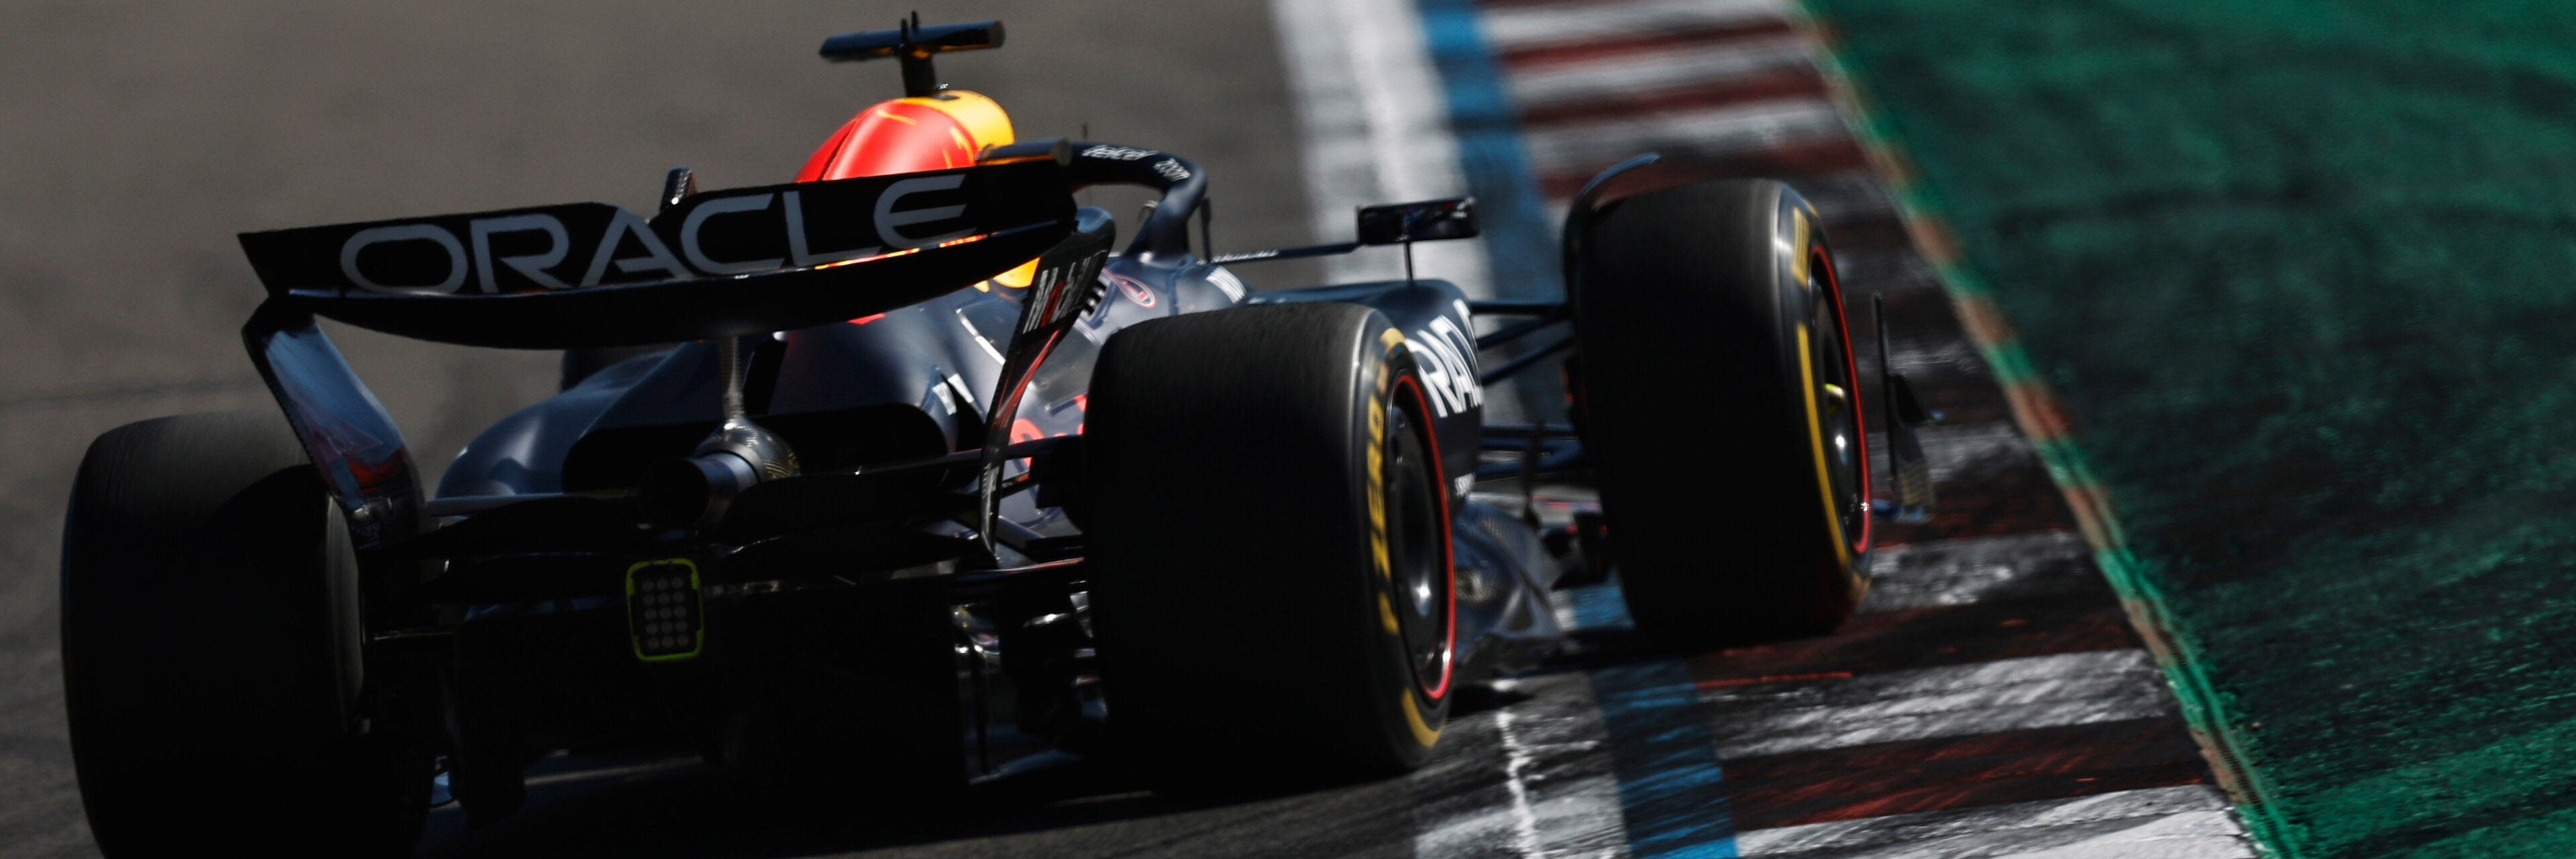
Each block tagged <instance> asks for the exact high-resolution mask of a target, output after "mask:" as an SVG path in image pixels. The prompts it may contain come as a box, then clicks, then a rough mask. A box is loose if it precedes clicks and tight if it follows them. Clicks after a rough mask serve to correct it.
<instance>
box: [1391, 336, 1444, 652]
mask: <svg viewBox="0 0 2576 859" xmlns="http://www.w3.org/2000/svg"><path fill="white" fill-rule="evenodd" d="M1395 384H1396V386H1397V387H1400V388H1403V389H1404V390H1405V391H1406V392H1407V393H1410V394H1412V395H1413V413H1414V414H1415V415H1417V416H1418V417H1416V418H1415V419H1414V421H1413V422H1414V424H1415V425H1417V426H1420V427H1422V440H1423V442H1424V444H1425V445H1426V446H1428V447H1429V448H1430V454H1431V496H1432V497H1433V498H1435V499H1438V500H1439V502H1440V572H1441V579H1442V582H1443V590H1442V593H1443V595H1444V600H1443V602H1444V603H1445V604H1446V605H1447V607H1448V619H1447V620H1446V621H1444V622H1443V623H1442V624H1441V633H1442V635H1443V640H1442V641H1441V643H1440V683H1439V684H1438V685H1436V686H1433V687H1431V689H1429V690H1428V691H1425V692H1424V693H1423V697H1426V698H1429V699H1431V700H1433V701H1438V700H1440V699H1441V698H1442V697H1443V696H1446V695H1448V694H1449V678H1450V675H1451V674H1452V673H1454V672H1455V671H1456V667H1457V661H1458V659H1457V657H1458V561H1457V559H1456V558H1455V557H1452V556H1451V552H1452V551H1454V548H1455V547H1454V546H1453V545H1452V543H1451V541H1450V536H1449V476H1448V474H1446V473H1445V472H1444V470H1443V468H1442V461H1441V459H1440V432H1439V427H1437V426H1435V425H1433V424H1432V423H1431V421H1430V417H1429V416H1430V414H1431V401H1430V399H1429V398H1427V397H1424V396H1423V394H1422V385H1421V384H1420V383H1419V382H1417V381H1415V379H1414V378H1413V376H1412V375H1410V374H1407V375H1403V376H1398V377H1396V380H1395ZM1415 679H1416V680H1417V681H1419V680H1420V677H1419V676H1418V675H1417V676H1416V678H1415Z"/></svg>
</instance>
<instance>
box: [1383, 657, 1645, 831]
mask: <svg viewBox="0 0 2576 859" xmlns="http://www.w3.org/2000/svg"><path fill="white" fill-rule="evenodd" d="M1495 688H1496V690H1497V691H1498V692H1500V693H1502V694H1506V695H1528V696H1530V698H1529V699H1528V700H1525V701H1521V702H1518V703H1515V704H1513V705H1512V706H1511V707H1509V708H1506V709H1501V710H1495V711H1492V712H1489V713H1480V714H1477V715H1475V716H1471V717H1468V718H1466V719H1462V720H1460V721H1459V722H1458V723H1457V724H1455V725H1453V726H1452V732H1453V733H1452V735H1451V736H1450V737H1447V738H1444V739H1443V740H1442V742H1444V743H1446V742H1450V741H1452V740H1454V739H1472V740H1473V741H1474V742H1475V743H1476V745H1477V746H1478V747H1477V748H1475V749H1474V750H1473V753H1472V754H1469V755H1465V756H1462V759H1453V761H1454V762H1444V763H1435V764H1434V765H1433V767H1429V768H1426V769H1425V770H1424V771H1423V772H1422V773H1420V774H1417V775H1416V776H1415V781H1416V783H1417V784H1422V783H1426V782H1440V781H1445V780H1455V779H1459V778H1461V777H1476V776H1483V777H1491V775H1493V774H1494V773H1493V770H1494V769H1495V767H1494V761H1493V760H1492V758H1494V757H1496V756H1497V755H1496V753H1497V752H1498V753H1499V757H1500V758H1501V766H1500V767H1499V770H1500V772H1499V775H1500V776H1501V783H1500V784H1499V785H1496V786H1495V787H1496V788H1497V789H1495V790H1486V791H1479V792H1476V793H1474V794H1470V796H1475V797H1482V798H1483V800H1484V801H1483V802H1482V803H1480V804H1479V803H1473V802H1472V801H1471V802H1453V803H1444V804H1433V805H1425V806H1423V807H1422V808H1420V809H1419V810H1417V812H1416V815H1415V816H1416V820H1417V821H1418V823H1417V825H1416V830H1415V831H1416V832H1418V833H1419V834H1418V835H1416V836H1415V838H1414V851H1413V852H1414V856H1416V857H1419V859H1469V857H1487V856H1493V857H1523V859H1541V857H1543V858H1544V859H1612V857H1625V856H1626V855H1627V845H1626V837H1627V828H1626V824H1625V819H1624V817H1623V816H1622V814H1621V812H1620V806H1619V782H1618V779H1617V778H1615V777H1614V776H1612V775H1611V771H1610V757H1609V755H1608V753H1607V744H1608V742H1609V734H1608V732H1606V731H1605V730H1603V728H1602V726H1601V712H1600V709H1599V707H1598V706H1597V705H1595V704H1594V702H1593V699H1592V688H1591V684H1590V683H1589V682H1588V681H1587V680H1585V679H1584V677H1583V675H1581V674H1579V673H1563V674H1547V675H1539V676H1535V677H1525V678H1519V679H1515V680H1505V681H1501V682H1498V683H1496V684H1495ZM1489 750H1490V751H1489ZM1461 766H1464V767H1474V768H1478V769H1481V770H1483V771H1484V772H1481V773H1476V774H1473V775H1470V774H1468V773H1466V772H1463V771H1456V770H1453V769H1452V768H1457V767H1461Z"/></svg>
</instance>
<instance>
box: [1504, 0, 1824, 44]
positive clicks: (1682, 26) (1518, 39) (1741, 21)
mask: <svg viewBox="0 0 2576 859" xmlns="http://www.w3.org/2000/svg"><path fill="white" fill-rule="evenodd" d="M1788 14H1789V10H1788V7H1786V6H1784V5H1782V4H1781V3H1780V2H1779V0H1641V2H1628V3H1600V2H1571V3H1543V4H1531V5H1527V6H1497V7H1493V8H1491V9H1488V10H1487V11H1486V12H1485V41H1486V43H1487V44H1489V45H1492V46H1493V49H1494V51H1495V52H1497V53H1505V52H1510V51H1517V50H1524V49H1528V48H1539V47H1546V46H1550V45H1565V44H1580V43H1584V42H1598V41H1602V40H1605V39H1620V38H1635V37H1640V36H1659V35H1663V34H1666V33H1674V32H1681V31H1687V30H1698V29H1706V28H1711V27H1734V26H1741V25H1745V24H1754V23H1760V22H1763V21H1776V20H1782V19H1785V18H1787V17H1788Z"/></svg>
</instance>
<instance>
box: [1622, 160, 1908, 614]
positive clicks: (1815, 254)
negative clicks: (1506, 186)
mask: <svg viewBox="0 0 2576 859" xmlns="http://www.w3.org/2000/svg"><path fill="white" fill-rule="evenodd" d="M1578 246H1579V248H1580V250H1579V251H1578V253H1579V257H1578V258H1577V259H1576V260H1575V263H1576V270H1577V272H1578V274H1577V278H1578V282H1577V288H1576V292H1575V331H1576V336H1577V337H1578V338H1579V340H1578V348H1579V352H1578V357H1577V361H1576V362H1575V371H1574V376H1573V378H1574V380H1575V383H1576V384H1575V400H1576V421H1577V424H1578V431H1579V432H1580V433H1581V434H1582V437H1583V441H1584V449H1585V451H1586V452H1587V453H1588V454H1589V456H1590V457H1591V459H1592V461H1593V462H1594V463H1595V464H1596V465H1598V466H1599V468H1600V472H1601V486H1602V503H1603V504H1604V506H1605V508H1606V510H1605V512H1606V513H1607V514H1608V516H1609V524H1610V528H1611V531H1610V539H1611V540H1612V541H1613V544H1614V546H1615V547H1616V548H1615V551H1616V552H1617V554H1618V575H1619V577H1620V582H1621V585H1622V587H1623V588H1624V589H1625V592H1626V595H1627V603H1628V610H1629V614H1630V615H1631V616H1632V617H1634V618H1635V620H1636V623H1637V626H1638V629H1639V631H1640V632H1643V633H1644V634H1646V635H1647V636H1648V637H1649V638H1650V639H1652V640H1654V641H1656V642H1657V643H1659V644H1661V645H1664V646H1668V647H1675V648H1685V649H1705V648H1712V647H1722V646H1728V645H1737V644H1748V643H1755V642H1761V641H1768V640H1776V639H1781V638H1792V637H1800V636H1809V635H1821V634H1825V633H1829V632H1831V631H1833V630H1834V629H1835V628H1836V627H1837V626H1839V625H1841V623H1842V621H1843V620H1844V619H1845V618H1847V617H1849V616H1850V614H1851V612H1852V609H1853V607H1854V606H1855V604H1856V603H1857V602H1858V600H1859V598H1860V595H1861V592H1862V590H1863V588H1864V587H1865V584H1866V578H1865V576H1866V570H1867V563H1868V557H1869V514H1868V503H1869V492H1868V486H1869V475H1868V463H1869V457H1868V453H1867V450H1866V448H1865V441H1864V439H1865V438H1866V436H1865V435H1864V434H1863V432H1862V427H1861V423H1860V413H1859V409H1858V402H1859V397H1860V391H1859V388H1858V386H1857V385H1856V376H1855V373H1854V371H1853V365H1852V359H1851V352H1850V345H1849V344H1850V336H1849V326H1848V325H1847V324H1846V323H1845V321H1844V319H1843V310H1842V294H1841V289H1840V286H1839V284H1838V283H1837V282H1836V280H1835V275H1834V269H1833V257H1832V255H1831V254H1830V253H1828V252H1827V250H1826V246H1825V239H1824V234H1823V231H1822V229H1821V228H1820V227H1819V226H1818V224H1817V222H1816V214H1815V210H1814V208H1813V207H1811V206H1809V205H1808V204H1807V202H1806V201H1805V200H1804V199H1802V198H1800V197H1799V196H1798V194H1797V192H1795V191H1792V190H1790V189H1789V187H1788V186H1786V185H1783V184H1781V183H1779V182H1774V181H1754V180H1736V181H1724V182H1703V183H1697V184H1691V185H1683V186H1680V187H1675V188H1667V189H1663V190H1660V191H1654V192H1650V193H1646V194H1641V195H1638V196H1635V197H1630V198H1627V199H1624V200H1619V201H1616V202H1612V203H1610V204H1608V205H1605V206H1603V207H1602V208H1601V209H1600V210H1599V211H1598V212H1596V213H1595V214H1594V215H1593V217H1592V218H1591V220H1590V223H1589V228H1588V229H1587V230H1586V232H1585V233H1584V235H1582V236H1581V237H1580V238H1579V245H1578Z"/></svg>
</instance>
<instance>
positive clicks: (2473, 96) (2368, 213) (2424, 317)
mask: <svg viewBox="0 0 2576 859" xmlns="http://www.w3.org/2000/svg"><path fill="white" fill-rule="evenodd" d="M1807 5H1808V6H1809V7H1810V9H1811V10H1812V11H1814V12H1815V13H1816V14H1818V15H1819V16H1820V18H1821V20H1822V21H1823V23H1825V24H1826V25H1827V26H1829V27H1830V28H1831V29H1832V30H1833V31H1835V32H1836V33H1838V35H1839V36H1840V38H1841V44H1840V45H1839V50H1840V52H1841V54H1842V60H1843V62H1844V63H1845V64H1846V65H1847V66H1848V67H1849V68H1850V69H1851V70H1852V71H1853V72H1854V73H1855V75H1856V76H1857V78H1858V83H1859V84H1860V86H1861V87H1862V89H1863V90H1865V91H1866V92H1867V93H1868V94H1869V95H1870V96H1871V97H1872V99H1873V103H1874V107H1875V108H1876V109H1877V110H1878V111H1879V112H1880V113H1881V114H1882V115H1881V117H1880V121H1881V123H1882V127H1883V128H1884V129H1885V130H1886V131H1888V132H1889V133H1890V134H1891V135H1892V136H1893V138H1894V141H1895V142H1896V143H1897V144H1898V145H1899V146H1901V147H1902V148H1903V149H1904V150H1905V151H1906V152H1907V153H1908V154H1909V155H1911V156H1912V158H1913V159H1914V161H1915V163H1916V166H1917V167H1918V168H1919V170H1920V174H1921V182H1922V183H1923V187H1924V189H1925V190H1926V191H1927V193H1928V194H1929V195H1930V196H1931V199H1932V200H1934V201H1935V202H1934V205H1935V206H1936V207H1937V210H1938V211H1939V213H1940V214H1942V215H1944V216H1946V217H1947V219H1948V220H1949V221H1950V223H1951V225H1952V227H1953V228H1954V229H1955V230H1956V232H1957V234H1958V237H1959V240H1960V244H1961V247H1962V249H1963V251H1964V254H1965V263H1966V265H1967V267H1968V269H1969V270H1970V271H1973V272H1974V273H1975V276H1976V277H1977V279H1978V280H1979V281H1980V282H1982V283H1984V284H1985V285H1986V286H1988V287H1990V288H1991V290H1992V291H1993V294H1994V297H1995V300H1996V301H1997V303H1998V304H1999V305H2000V306H2001V307H2002V308H2003V310H2004V311H2005V313H2006V314H2007V315H2008V316H2009V317H2010V318H2011V320H2012V322H2013V323H2014V324H2015V325H2016V326H2017V328H2018V329H2019V332H2020V337H2021V343H2022V346H2023V347H2024V348H2026V349H2027V351H2028V354H2029V355H2030V357H2031V360H2032V364H2033V367H2034V368H2035V370H2036V371H2037V372H2038V374H2039V375H2040V377H2041V378H2042V379H2044V380H2046V381H2047V382H2048V383H2050V384H2051V385H2053V386H2055V387H2056V388H2057V390H2058V391H2059V392H2060V393H2061V394H2062V395H2063V396H2064V398H2065V399H2066V400H2067V402H2068V403H2069V405H2070V406H2071V407H2072V408H2073V410H2074V412H2075V414H2076V416H2077V419H2078V420H2079V424H2078V426H2077V429H2076V437H2077V443H2078V444H2079V445H2081V447H2082V449H2083V452H2084V455H2085V456H2086V458H2087V459H2088V460H2089V462H2090V465H2091V468H2092V470H2093V472H2094V474H2095V476H2097V477H2098V478H2099V479H2100V480H2101V481H2102V483H2103V484H2104V485H2105V486H2106V487H2107V488H2108V490H2109V492H2110V496H2111V499H2112V503H2113V505H2114V509H2115V510H2116V513H2117V516H2118V517H2119V519H2120V522H2121V524H2122V525H2123V526H2124V528H2125V533H2126V535H2127V539H2128V541H2129V548H2130V549H2131V551H2133V552H2134V553H2135V556H2136V557H2137V558H2138V559H2139V560H2140V561H2141V562H2142V563H2141V569H2142V570H2143V574H2144V575H2145V576H2147V577H2149V578H2151V579H2153V580H2154V585H2155V589H2156V590H2157V591H2159V592H2161V593H2163V594H2165V595H2167V597H2168V599H2169V605H2168V608H2169V610H2170V611H2171V612H2172V614H2173V617H2174V618H2175V622H2176V625H2177V627H2178V628H2177V629H2176V634H2178V635H2180V636H2184V637H2187V638H2188V639H2189V640H2190V643H2192V644H2193V645H2196V646H2197V649H2198V650H2199V651H2200V652H2201V653H2202V655H2203V657H2204V659H2205V664H2204V666H2203V667H2204V668H2205V669H2206V671H2207V674H2208V676H2209V677H2210V678H2211V680H2212V688H2214V690H2215V697H2216V700H2215V701H2213V702H2209V703H2211V704H2213V705H2214V706H2215V707H2216V708H2217V709H2218V713H2219V716H2218V718H2220V719H2221V720H2223V721H2224V722H2225V723H2226V725H2227V726H2228V727H2229V729H2230V733H2231V734H2232V735H2234V736H2236V737H2238V738H2240V740H2241V741H2242V742H2243V743H2244V750H2245V752H2246V756H2247V763H2248V765H2249V766H2250V767H2251V768H2253V769H2255V770H2257V771H2258V772H2259V773H2260V774H2261V775H2262V776H2263V777H2264V779H2265V781H2266V783H2267V784H2268V785H2269V787H2270V789H2271V796H2270V799H2271V802H2270V806H2271V807H2270V808H2269V809H2268V811H2269V813H2270V814H2271V815H2272V816H2273V817H2274V818H2275V819H2276V820H2279V821H2282V822H2284V825H2282V826H2281V827H2280V828H2279V830H2278V831H2277V832H2276V833H2274V840H2275V841H2276V843H2275V844H2274V845H2273V846H2274V847H2275V848H2276V849H2279V850H2280V851H2281V852H2283V853H2285V854H2287V855H2291V856H2296V857H2302V859H2317V857H2332V859H2358V857H2383V856H2388V857H2394V856H2407V857H2450V856H2459V857H2470V856H2477V857H2526V856H2527V857H2565V856H2576V50H2570V46H2571V45H2576V4H2568V3H2564V2H2529V0H2492V2H2482V3H2476V4H2468V3H2458V2H2439V1H2438V0H2405V2H2399V1H2398V0H2362V2H2344V3H2325V2H2289V0H2228V1H2227V2H2211V0H2183V1H2182V2H2176V0H2154V2H2144V0H1947V2H1937V3H1936V2H1924V0H1810V2H1808V4H1807Z"/></svg>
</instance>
